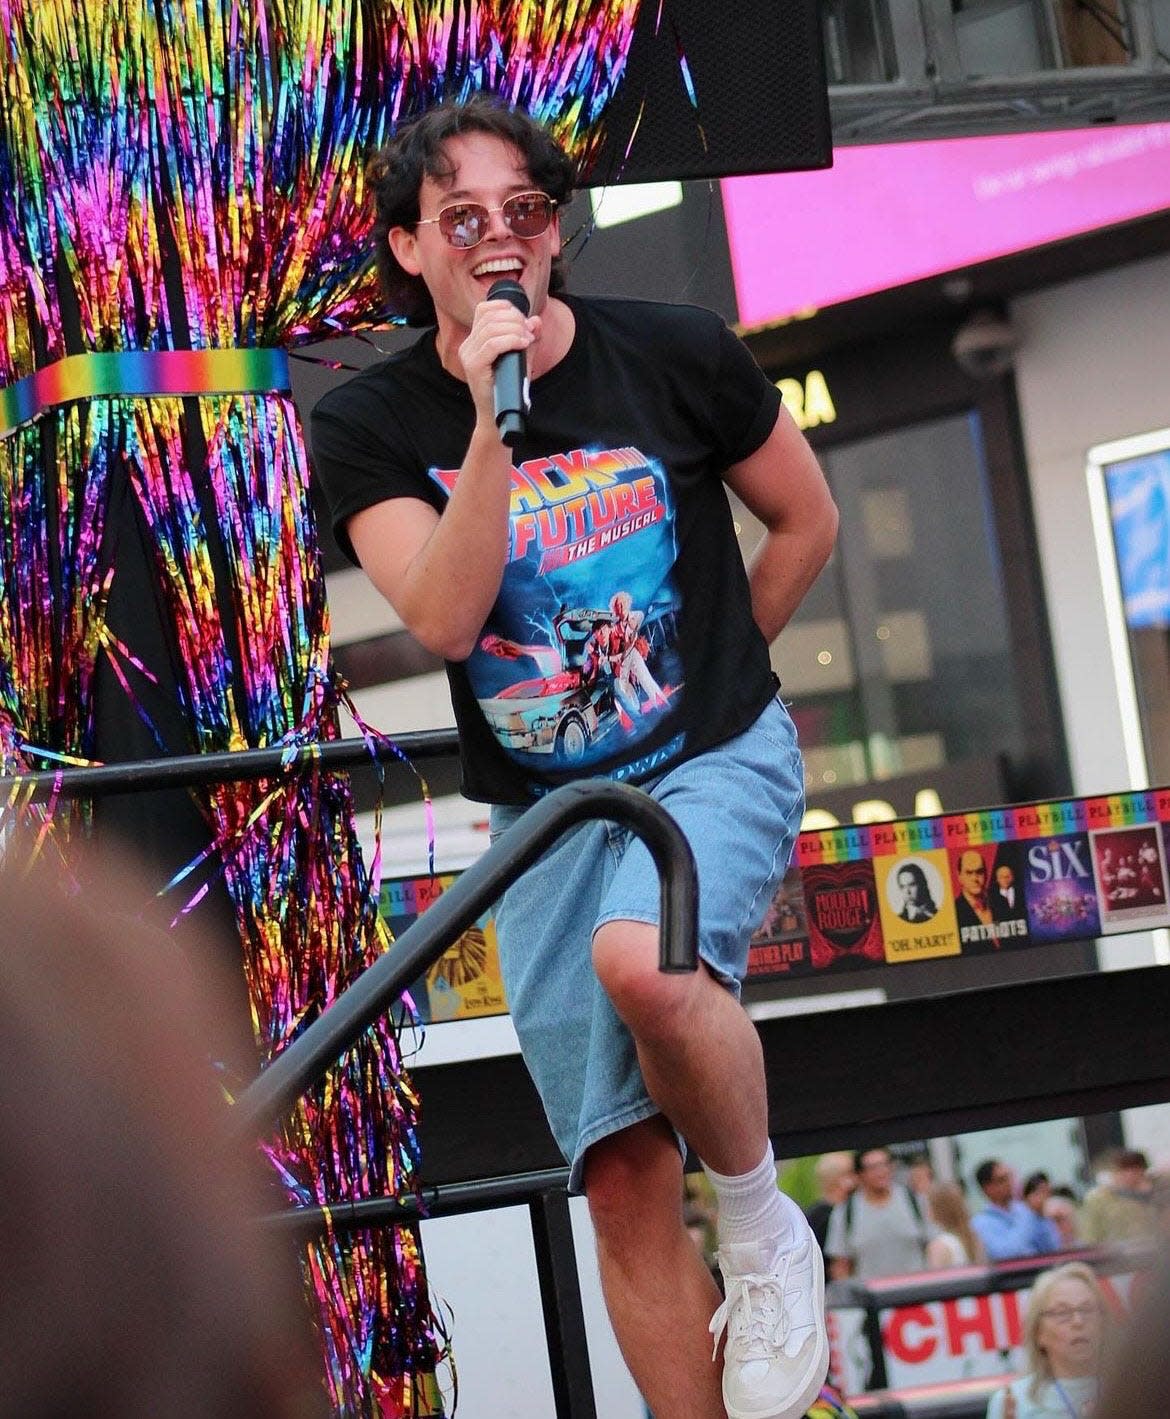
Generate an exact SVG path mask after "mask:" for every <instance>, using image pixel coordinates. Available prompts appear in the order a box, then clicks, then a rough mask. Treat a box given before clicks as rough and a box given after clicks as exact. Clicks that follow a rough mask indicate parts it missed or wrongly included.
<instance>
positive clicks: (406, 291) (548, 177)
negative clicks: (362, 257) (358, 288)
mask: <svg viewBox="0 0 1170 1419" xmlns="http://www.w3.org/2000/svg"><path fill="white" fill-rule="evenodd" d="M461 133H487V134H489V135H491V136H492V137H494V138H500V139H502V140H503V141H504V142H505V143H510V144H511V145H512V146H513V147H514V148H515V149H516V150H517V152H518V153H519V154H520V156H521V157H522V158H523V159H524V163H525V166H526V167H527V169H528V175H529V177H531V179H532V182H533V186H534V187H537V188H539V189H540V190H541V191H542V192H547V193H548V195H549V196H550V197H551V198H552V199H553V201H554V202H556V203H557V205H558V207H559V206H562V205H563V204H564V203H565V202H567V201H568V200H569V198H570V197H571V196H572V194H573V183H574V179H575V176H576V170H575V168H574V166H573V163H572V161H571V160H570V159H569V157H568V156H567V154H566V153H565V152H564V150H563V149H562V148H561V147H560V145H559V144H558V143H557V142H556V140H555V139H554V138H553V137H552V135H551V134H550V133H549V132H548V131H547V130H546V129H545V128H543V127H542V126H541V124H539V123H537V121H536V120H535V119H534V118H531V117H529V115H528V114H526V113H523V112H521V111H520V110H519V109H513V108H509V107H508V106H507V105H506V104H505V103H503V102H502V100H500V99H498V98H495V97H493V96H492V95H490V94H476V95H474V96H473V97H472V98H470V99H467V100H466V101H465V102H462V103H454V102H449V103H442V104H438V105H436V107H434V108H430V109H427V110H426V111H425V112H423V113H421V114H419V115H418V117H417V118H413V119H410V120H408V121H407V122H406V123H403V124H402V126H401V127H400V128H399V129H398V131H397V132H396V133H395V135H394V137H393V138H391V140H390V142H389V143H387V144H386V146H385V147H384V148H380V149H379V150H378V152H377V153H375V154H374V156H373V157H372V158H371V159H370V161H369V163H368V164H367V166H366V181H367V182H368V184H369V187H370V192H371V195H372V198H373V202H374V212H375V218H374V230H373V237H374V259H375V261H376V263H377V267H378V277H379V280H380V281H381V283H382V290H383V292H384V293H385V296H386V301H387V304H388V306H389V308H390V310H391V311H393V312H394V314H396V315H401V316H405V317H406V321H407V324H409V325H433V324H434V323H435V306H434V302H433V301H432V300H431V295H430V292H429V291H428V290H427V288H426V285H425V283H424V282H423V280H422V278H421V277H420V276H411V275H410V274H409V273H408V272H406V271H404V270H403V269H402V267H401V266H400V265H399V264H398V261H397V259H396V258H395V256H394V253H393V252H392V251H391V250H390V243H389V241H387V239H386V238H387V236H388V234H389V232H390V230H391V228H392V227H414V226H415V224H416V223H417V222H418V219H419V205H418V194H419V189H420V188H421V187H422V183H423V179H424V178H426V177H430V178H434V179H437V180H439V181H442V180H444V179H449V178H450V177H452V176H453V168H452V165H451V161H450V159H449V158H448V156H447V154H446V153H445V152H444V149H443V145H444V144H445V143H446V142H447V140H448V139H449V138H455V137H457V136H458V135H459V134H461ZM564 286H565V272H564V267H563V264H562V262H561V259H560V257H559V256H558V257H556V258H555V259H554V261H553V264H552V271H551V273H550V277H549V290H550V292H552V293H553V294H555V293H556V292H557V291H560V290H563V289H564Z"/></svg>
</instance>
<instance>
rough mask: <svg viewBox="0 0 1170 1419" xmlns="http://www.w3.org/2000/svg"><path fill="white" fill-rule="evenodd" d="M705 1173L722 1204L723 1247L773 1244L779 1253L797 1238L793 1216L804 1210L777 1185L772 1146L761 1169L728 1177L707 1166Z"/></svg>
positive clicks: (721, 1234) (721, 1228) (768, 1149)
mask: <svg viewBox="0 0 1170 1419" xmlns="http://www.w3.org/2000/svg"><path fill="white" fill-rule="evenodd" d="M703 1171H704V1172H705V1173H706V1174H707V1177H708V1178H709V1179H710V1182H711V1186H712V1187H713V1188H714V1189H715V1200H716V1201H717V1203H718V1204H719V1241H720V1244H721V1245H723V1246H728V1245H735V1244H736V1243H739V1242H762V1241H773V1242H775V1243H776V1247H777V1250H778V1251H784V1250H786V1249H787V1247H788V1246H789V1245H791V1243H792V1242H793V1241H794V1240H795V1239H796V1238H795V1233H794V1231H793V1225H792V1223H793V1217H792V1214H793V1212H794V1211H795V1212H797V1213H799V1212H800V1209H799V1208H798V1207H797V1206H796V1203H795V1202H793V1201H792V1200H791V1199H790V1198H788V1197H786V1196H785V1195H784V1193H782V1192H781V1191H780V1189H779V1188H778V1187H777V1186H776V1159H775V1157H774V1156H773V1153H772V1145H771V1144H770V1143H769V1144H768V1147H767V1151H766V1152H765V1153H764V1156H763V1158H762V1160H761V1161H760V1163H759V1166H758V1167H755V1168H753V1169H752V1170H751V1172H750V1173H740V1174H739V1175H738V1176H737V1177H725V1176H724V1175H723V1174H722V1173H717V1172H714V1171H713V1170H712V1169H711V1168H709V1167H708V1166H707V1164H706V1163H704V1164H703Z"/></svg>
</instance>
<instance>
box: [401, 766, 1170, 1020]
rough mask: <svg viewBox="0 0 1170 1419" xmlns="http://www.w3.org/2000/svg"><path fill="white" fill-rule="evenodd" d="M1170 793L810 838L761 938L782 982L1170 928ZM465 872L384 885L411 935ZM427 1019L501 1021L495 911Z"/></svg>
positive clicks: (428, 985)
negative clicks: (413, 924) (790, 978)
mask: <svg viewBox="0 0 1170 1419" xmlns="http://www.w3.org/2000/svg"><path fill="white" fill-rule="evenodd" d="M1168 857H1170V788H1159V789H1150V790H1148V791H1145V792H1139V793H1116V794H1109V795H1107V796H1103V797H1098V798H1076V799H1064V800H1059V801H1051V802H1045V803H1028V804H1017V805H1015V806H1014V807H1010V808H989V809H981V810H979V811H977V812H970V813H943V814H940V815H938V816H937V817H934V818H908V819H899V820H898V821H896V822H887V823H865V824H854V825H852V826H850V827H837V828H822V829H817V830H813V831H808V832H803V833H801V834H800V837H799V839H798V841H797V847H796V853H795V855H794V858H793V862H792V866H791V867H790V868H789V870H788V873H787V875H786V876H785V877H784V880H783V881H782V882H781V884H780V887H779V889H778V890H777V892H776V894H775V896H774V897H773V899H772V901H771V903H770V904H769V906H768V910H767V912H766V913H765V915H764V920H763V922H762V923H761V924H760V927H759V929H758V930H757V931H756V933H755V935H754V936H753V937H752V941H751V946H750V949H749V958H748V976H749V978H750V979H752V980H778V979H783V978H784V977H787V976H807V975H822V974H824V973H825V972H847V971H856V970H861V969H866V968H870V969H872V968H874V967H880V966H883V965H884V966H893V967H897V966H899V965H901V964H903V963H905V962H907V961H922V960H935V959H938V958H942V957H948V956H976V955H993V954H995V953H996V952H999V951H1019V950H1022V949H1025V948H1028V947H1033V946H1046V945H1051V944H1054V943H1056V942H1064V941H1079V940H1086V939H1092V938H1093V937H1096V936H1103V935H1108V934H1110V933H1117V932H1122V931H1135V930H1146V929H1148V928H1151V927H1158V926H1168V925H1170V874H1168V872H1167V858H1168ZM454 880H455V874H451V873H448V874H444V875H442V876H436V877H427V876H415V877H402V878H392V879H388V880H387V881H385V882H383V884H382V893H381V899H380V908H381V912H382V915H383V917H384V918H385V920H386V923H387V925H388V926H389V927H390V929H391V931H392V932H393V933H394V934H395V935H401V933H402V932H403V931H404V930H405V929H406V928H407V927H408V926H409V925H410V924H411V922H412V921H414V920H415V918H416V917H417V916H418V914H419V912H420V911H423V910H425V909H426V907H427V906H429V905H430V903H431V902H432V901H434V899H435V898H436V897H437V896H438V895H439V894H440V893H441V892H442V891H443V890H444V889H445V888H446V887H447V886H449V885H450V883H451V882H453V881H454ZM411 996H412V1003H413V1005H414V1007H415V1009H416V1011H417V1013H418V1015H419V1016H420V1017H421V1019H422V1020H423V1021H424V1022H425V1023H431V1022H438V1021H442V1020H461V1019H468V1018H471V1017H473V1016H480V1015H497V1014H502V1013H504V1011H506V1009H507V1003H506V1001H505V998H504V989H503V985H502V982H501V980H500V967H499V957H498V953H497V949H496V936H495V924H494V921H493V919H492V915H491V913H490V912H487V913H485V914H484V916H482V917H481V918H480V919H479V921H478V922H477V923H476V925H475V927H473V928H472V930H471V931H469V932H467V933H465V934H464V936H462V937H461V938H460V939H459V941H458V942H456V943H455V945H454V946H452V947H451V949H450V950H448V951H447V952H445V953H444V955H443V956H442V957H441V958H440V960H439V961H438V963H437V964H436V965H435V966H434V967H432V968H431V970H430V971H429V972H428V973H427V975H426V976H425V977H424V978H420V980H419V981H417V982H416V983H415V986H414V987H413V989H412V991H411Z"/></svg>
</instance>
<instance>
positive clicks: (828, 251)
mask: <svg viewBox="0 0 1170 1419" xmlns="http://www.w3.org/2000/svg"><path fill="white" fill-rule="evenodd" d="M721 187H722V192H723V206H724V212H725V216H726V220H727V232H728V238H729V240H730V244H731V262H732V270H733V272H734V275H735V291H736V298H737V300H738V303H739V318H740V320H741V321H742V322H743V324H744V325H748V326H751V325H762V324H765V323H767V322H768V321H775V320H780V319H783V318H784V317H785V316H790V315H793V314H795V313H796V312H798V311H802V310H807V309H808V308H809V307H813V306H825V305H833V304H835V303H837V302H838V301H847V300H851V299H853V298H854V297H856V296H862V295H867V294H869V293H870V292H872V291H880V290H885V289H886V288H887V287H889V286H900V285H903V284H904V283H906V282H908V281H917V280H921V279H922V278H923V277H925V276H936V275H938V274H940V273H941V272H944V271H954V270H956V269H957V268H959V267H963V266H971V265H974V264H975V263H976V262H979V261H987V260H989V259H991V258H992V257H996V256H1006V255H1007V254H1008V253H1009V252H1013V251H1023V250H1025V249H1026V248H1028V247H1032V246H1039V245H1041V244H1042V243H1044V242H1050V241H1057V240H1059V239H1060V238H1061V237H1068V236H1075V235H1077V234H1078V233H1081V232H1087V231H1092V230H1093V229H1094V228H1095V227H1101V226H1107V225H1109V224H1111V223H1114V222H1122V221H1126V220H1128V219H1129V218H1131V217H1139V216H1144V215H1146V214H1147V213H1150V212H1156V211H1158V210H1160V209H1161V208H1166V207H1170V123H1149V124H1142V125H1139V126H1133V127H1123V128H1111V129H1109V130H1107V131H1106V130H1102V129H1099V128H1095V129H1089V130H1085V129H1076V130H1073V131H1063V132H1057V133H1026V134H1018V135H1017V134H1013V135H1009V136H1002V137H989V138H948V139H941V140H934V141H931V142H925V143H892V144H885V145H882V146H878V147H862V148H838V149H837V151H836V153H835V154H834V167H833V168H831V169H829V170H827V171H821V172H794V173H773V174H769V175H767V176H762V177H732V178H726V179H724V180H723V182H722V183H721Z"/></svg>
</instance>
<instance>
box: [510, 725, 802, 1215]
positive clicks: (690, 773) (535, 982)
mask: <svg viewBox="0 0 1170 1419" xmlns="http://www.w3.org/2000/svg"><path fill="white" fill-rule="evenodd" d="M641 786H642V788H643V789H644V791H646V792H648V793H649V794H651V796H652V797H654V798H655V799H657V801H658V802H659V803H661V804H662V806H663V807H664V808H665V809H666V810H667V812H668V813H670V815H671V816H672V817H673V818H674V820H675V821H676V822H677V823H678V825H679V827H680V828H682V830H683V832H684V833H685V834H686V837H687V839H688V841H689V842H690V845H691V850H692V851H693V853H694V855H695V862H696V866H697V868H698V878H699V955H700V957H701V958H702V960H703V961H705V962H706V964H707V965H708V966H709V967H710V969H711V971H712V973H713V974H714V975H715V977H716V978H717V979H718V980H719V981H721V982H722V983H723V984H724V985H726V987H727V988H728V989H729V990H730V991H732V992H733V994H735V995H736V996H737V997H738V995H739V989H740V983H741V982H742V980H743V977H744V974H745V972H746V970H747V955H748V940H749V938H750V937H751V934H752V932H753V931H754V930H755V929H756V927H757V926H758V925H759V924H760V922H761V921H762V920H763V917H764V913H765V911H766V910H767V908H768V904H769V902H770V901H771V900H772V897H773V895H774V893H775V890H776V887H777V886H778V884H779V882H780V879H781V878H782V877H783V875H784V872H785V870H786V868H787V866H788V860H789V858H790V857H791V855H792V848H793V844H794V843H795V841H796V834H797V832H798V831H799V829H800V819H801V815H802V813H803V810H804V771H803V767H802V764H801V759H800V752H799V750H798V748H797V745H796V730H795V728H794V726H793V724H792V720H791V719H790V718H789V716H788V711H787V710H786V709H785V708H784V706H783V705H782V704H781V703H780V701H779V700H778V699H776V700H772V701H770V702H769V704H768V706H767V708H766V709H764V711H763V712H762V713H761V714H760V716H759V718H758V719H756V721H755V722H754V723H753V724H752V725H751V727H750V728H748V729H747V730H745V731H744V732H743V733H742V734H739V735H736V736H735V738H733V739H729V740H727V741H725V742H724V743H723V744H720V745H719V746H718V747H717V748H715V749H711V750H708V751H707V752H706V753H704V754H700V755H698V756H697V757H695V758H693V759H688V760H686V761H685V762H684V763H682V764H680V765H678V767H677V768H674V769H670V770H668V771H667V772H666V773H665V774H663V775H662V776H661V777H659V778H657V779H654V780H652V781H650V782H649V783H645V784H643V785H641ZM523 812H524V809H523V808H520V807H512V806H500V805H497V806H495V807H493V808H492V812H491V832H492V840H493V841H494V840H495V839H496V838H497V837H498V836H499V835H500V833H502V832H504V831H506V830H507V829H508V828H509V827H510V826H511V825H512V824H513V823H515V822H516V820H517V819H518V818H519V817H520V816H521V815H522V814H523ZM658 903H659V884H658V873H657V870H656V869H655V866H654V863H653V860H652V858H651V856H650V853H649V851H648V850H647V848H646V847H645V845H644V844H643V843H642V841H641V839H639V838H638V837H636V836H634V835H633V834H632V833H630V832H629V831H628V830H627V829H625V828H621V827H619V826H617V825H616V824H614V823H607V822H604V821H601V820H597V821H592V822H588V823H583V824H581V825H580V826H578V827H576V828H574V829H572V830H571V831H570V832H568V833H567V834H566V835H565V836H564V837H562V838H560V839H559V840H558V841H557V842H556V843H554V844H553V846H552V847H551V848H549V850H548V851H547V852H546V853H545V854H544V855H543V856H542V857H541V858H540V860H539V861H538V862H537V863H535V864H534V866H532V867H530V868H529V869H528V871H527V872H525V873H524V875H523V876H522V877H520V878H519V879H518V880H517V881H516V882H515V883H514V884H513V885H512V886H511V887H509V888H508V890H507V892H505V894H504V896H503V897H502V898H501V900H500V902H499V903H498V904H497V907H496V934H497V938H498V940H499V947H500V965H501V969H502V972H503V978H504V989H505V991H506V993H507V998H508V1006H509V1009H510V1010H511V1012H512V1019H513V1023H514V1024H515V1026H516V1033H517V1035H518V1036H519V1039H520V1048H521V1050H522V1051H523V1054H524V1059H525V1063H526V1064H527V1066H528V1069H529V1072H530V1073H531V1075H532V1078H533V1080H534V1082H535V1084H536V1087H537V1089H538V1091H539V1093H540V1097H541V1100H542V1102H543V1104H544V1110H545V1113H546V1114H547V1116H548V1121H549V1125H550V1126H551V1128H552V1131H553V1136H554V1137H555V1138H556V1141H557V1144H558V1146H559V1147H560V1149H561V1152H562V1153H563V1154H564V1155H565V1158H566V1160H567V1161H568V1162H569V1164H570V1165H571V1174H570V1179H569V1188H570V1191H573V1192H580V1191H581V1174H582V1166H583V1162H584V1157H585V1151H586V1149H587V1148H588V1147H589V1146H590V1145H591V1144H593V1143H596V1142H597V1141H598V1139H600V1138H604V1137H606V1135H608V1134H610V1133H616V1132H617V1131H618V1130H619V1129H622V1128H628V1127H629V1126H630V1125H631V1124H634V1123H637V1122H639V1121H640V1120H641V1119H644V1118H649V1117H650V1116H651V1115H652V1114H655V1113H657V1112H658V1108H657V1106H656V1105H655V1104H654V1103H653V1102H652V1100H651V1099H650V1097H649V1095H648V1094H647V1092H646V1086H645V1083H644V1082H643V1079H642V1073H641V1070H640V1069H639V1067H638V1060H637V1056H636V1053H635V1050H634V1042H633V1039H632V1038H631V1036H630V1033H629V1031H628V1030H627V1029H626V1027H625V1025H624V1024H623V1023H622V1021H621V1020H620V1019H619V1018H618V1016H617V1013H616V1012H615V1010H614V1008H613V1006H612V1005H611V1004H610V1002H609V998H608V996H607V995H606V994H605V992H604V991H603V990H602V988H601V986H600V985H599V984H598V981H597V977H596V975H595V974H594V972H593V965H592V955H591V943H592V938H593V933H594V932H595V931H596V930H597V928H598V927H599V926H602V925H603V924H604V923H605V922H607V921H614V920H624V921H641V922H654V923H657V921H658Z"/></svg>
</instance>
